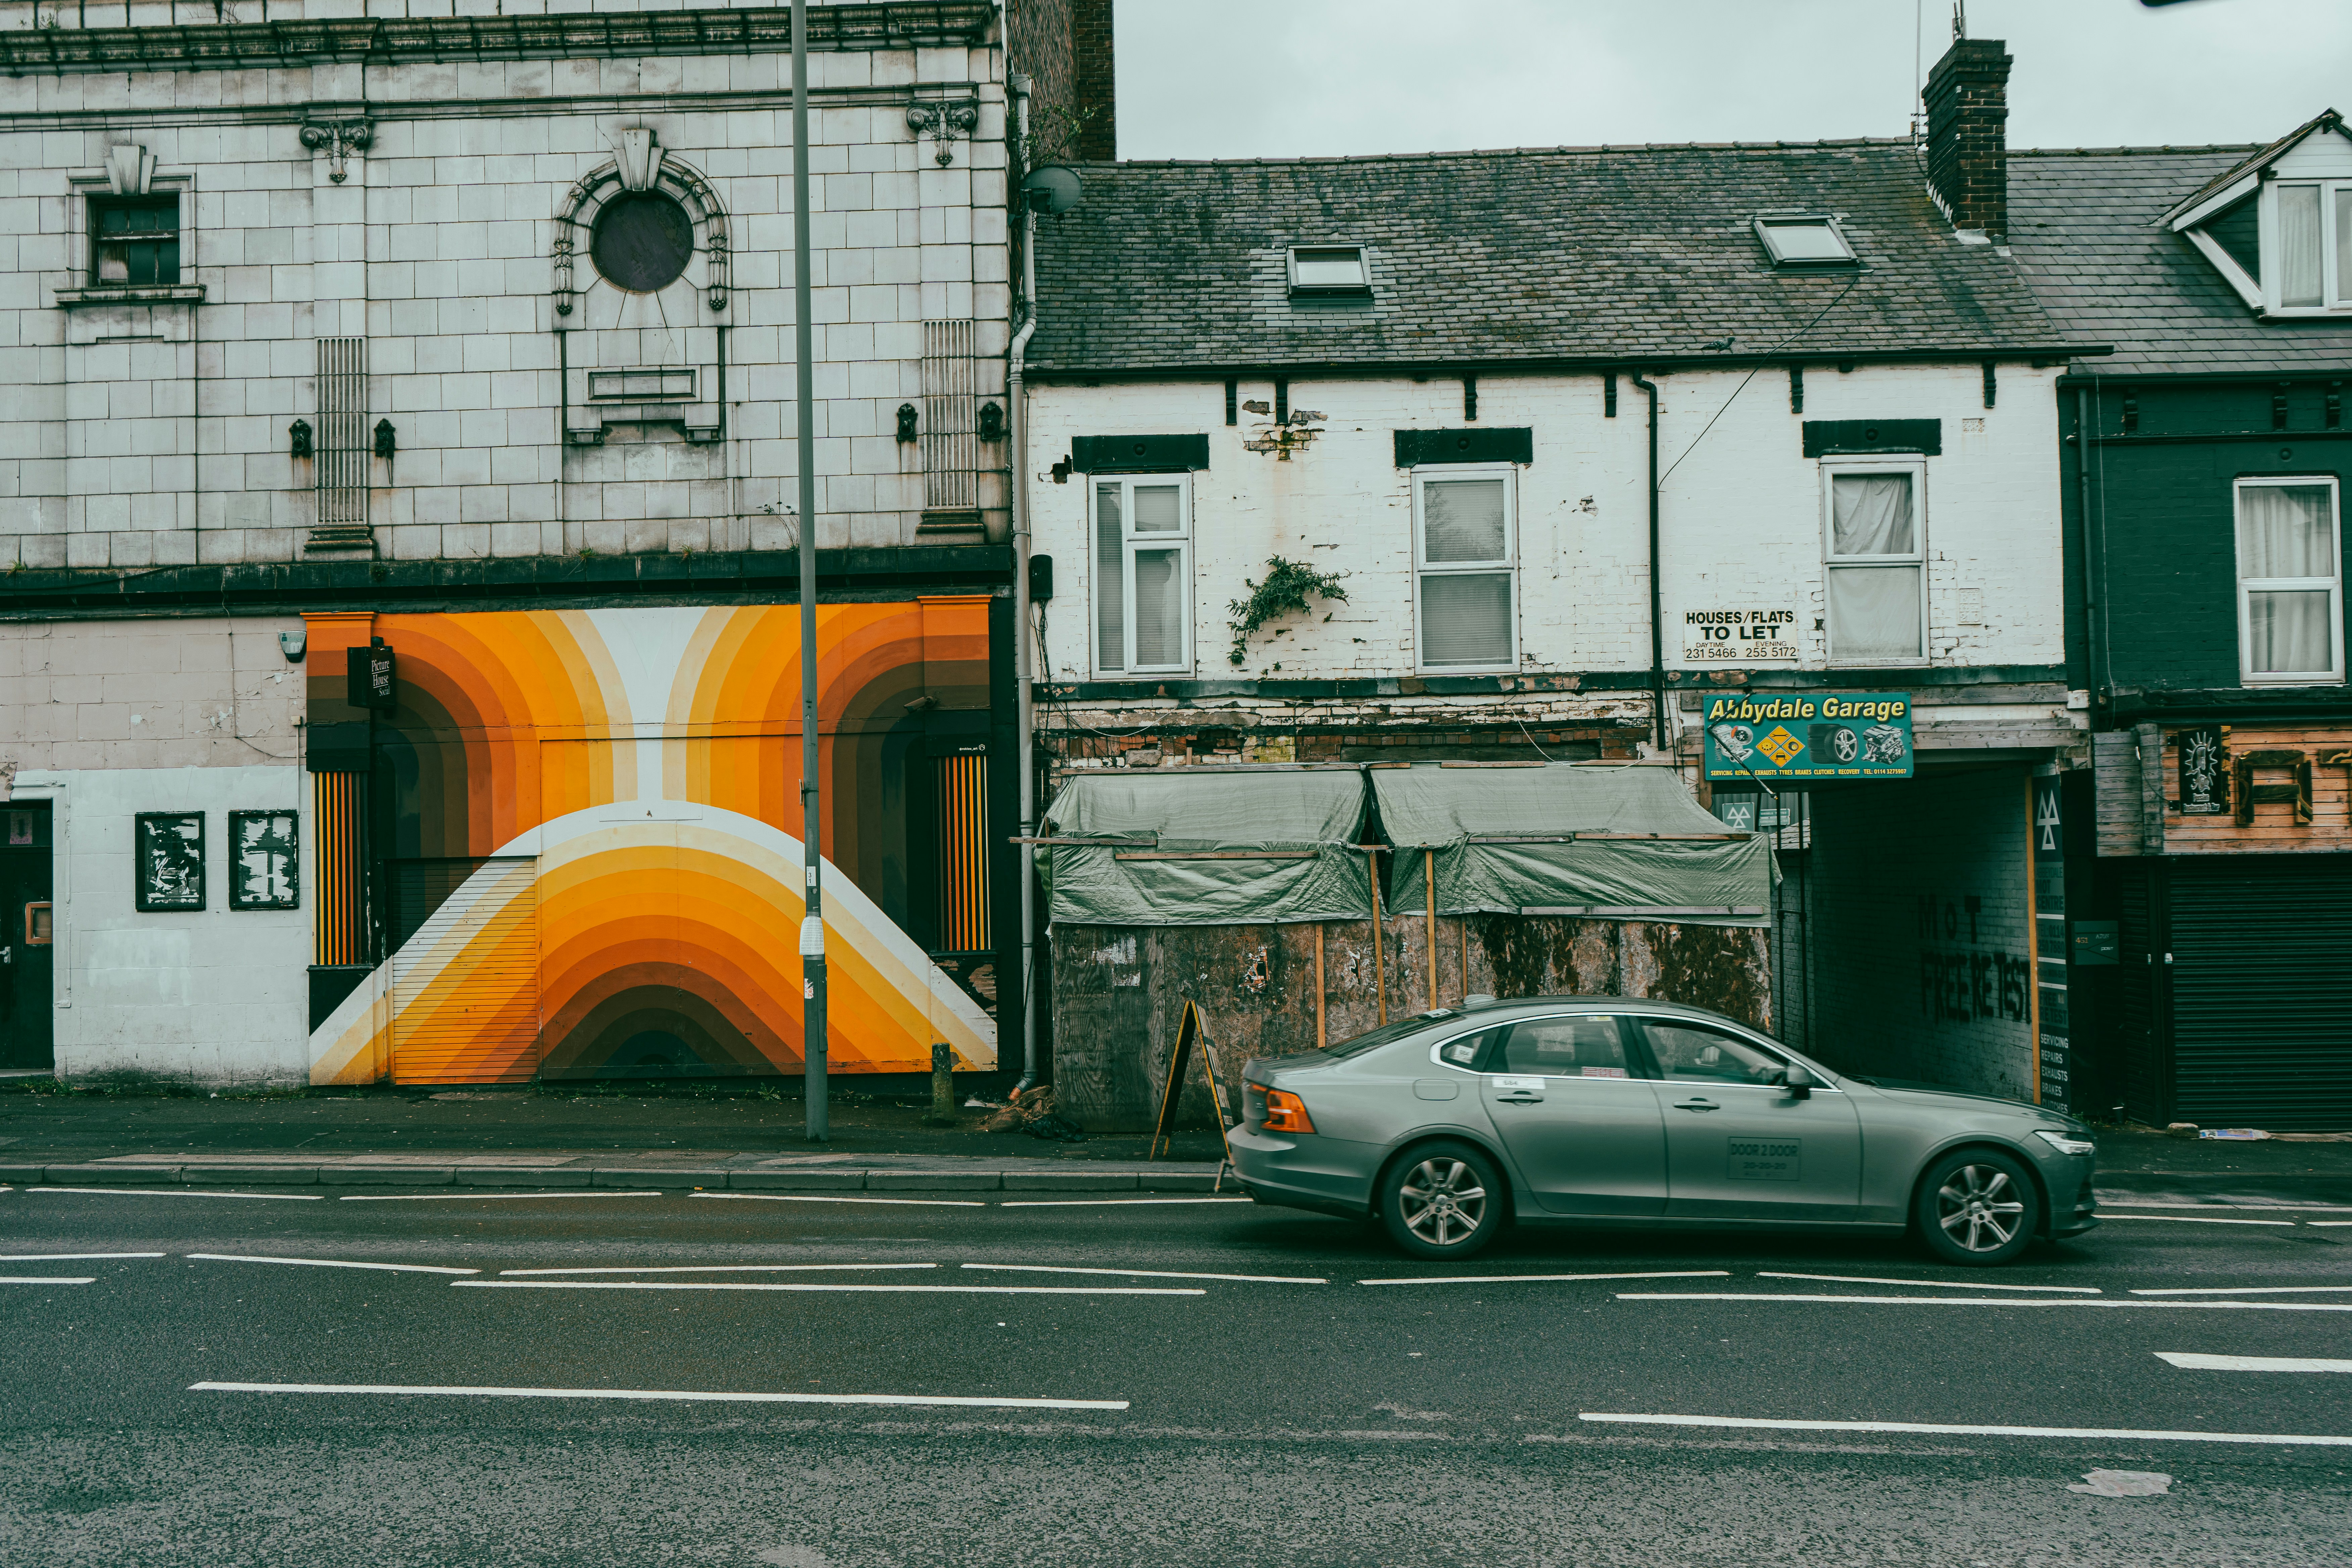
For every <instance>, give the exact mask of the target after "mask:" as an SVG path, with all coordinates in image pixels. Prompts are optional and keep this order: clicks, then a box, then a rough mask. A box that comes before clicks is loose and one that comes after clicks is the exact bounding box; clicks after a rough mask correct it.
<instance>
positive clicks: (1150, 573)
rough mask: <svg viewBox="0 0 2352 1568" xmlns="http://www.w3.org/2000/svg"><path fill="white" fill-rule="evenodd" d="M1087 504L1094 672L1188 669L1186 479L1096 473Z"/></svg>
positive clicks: (1189, 520) (1189, 561)
mask: <svg viewBox="0 0 2352 1568" xmlns="http://www.w3.org/2000/svg"><path fill="white" fill-rule="evenodd" d="M1089 493H1090V494H1091V495H1092V497H1093V501H1092V505H1093V507H1094V535H1093V536H1094V574H1093V575H1094V647H1095V655H1094V658H1095V669H1096V671H1097V673H1099V674H1104V675H1127V674H1159V673H1164V672H1168V671H1177V670H1181V671H1189V670H1191V669H1192V476H1191V475H1190V474H1132V475H1103V476H1098V477H1097V478H1096V479H1093V480H1091V481H1090V490H1089Z"/></svg>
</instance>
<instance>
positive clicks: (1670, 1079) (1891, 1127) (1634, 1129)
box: [1231, 996, 2098, 1264]
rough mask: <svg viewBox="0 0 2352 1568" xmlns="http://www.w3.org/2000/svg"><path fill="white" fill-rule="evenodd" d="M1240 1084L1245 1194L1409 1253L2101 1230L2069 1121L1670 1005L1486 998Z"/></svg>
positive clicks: (1940, 1247)
mask: <svg viewBox="0 0 2352 1568" xmlns="http://www.w3.org/2000/svg"><path fill="white" fill-rule="evenodd" d="M1242 1076H1243V1079H1244V1095H1243V1100H1244V1110H1243V1120H1242V1125H1241V1126H1240V1127H1238V1128H1236V1129H1234V1131H1233V1133H1232V1134H1231V1142H1232V1145H1233V1157H1234V1169H1235V1170H1236V1171H1237V1172H1238V1173H1239V1174H1240V1177H1241V1182H1242V1185H1243V1187H1244V1189H1245V1190H1246V1191H1247V1192H1248V1193H1249V1194H1250V1196H1252V1197H1253V1198H1255V1199H1256V1200H1257V1201H1258V1202H1259V1203H1262V1204H1277V1205H1286V1206H1289V1207H1294V1208H1305V1209H1319V1210H1322V1211H1324V1212H1326V1213H1329V1214H1338V1215H1352V1216H1357V1217H1366V1218H1374V1219H1377V1220H1379V1221H1380V1222H1381V1224H1382V1225H1383V1226H1386V1227H1387V1230H1388V1233H1389V1235H1390V1237H1391V1238H1392V1239H1393V1240H1394V1241H1395V1242H1396V1244H1397V1246H1398V1247H1400V1248H1402V1250H1403V1251H1405V1252H1407V1253H1409V1254H1411V1255H1412V1256H1414V1257H1417V1258H1467V1257H1470V1256H1471V1255H1473V1254H1475V1253H1476V1252H1479V1251H1480V1250H1482V1249H1484V1248H1485V1247H1486V1246H1487V1245H1488V1244H1489V1243H1491V1242H1492V1241H1493V1240H1494V1239H1495V1236H1496V1232H1497V1231H1499V1230H1501V1229H1502V1228H1503V1227H1504V1226H1506V1225H1507V1224H1508V1223H1510V1222H1512V1221H1514V1220H1545V1219H1556V1220H1565V1221H1569V1222H1570V1223H1573V1224H1577V1225H1587V1226H1612V1225H1613V1226H1641V1227H1644V1228H1647V1229H1652V1230H1654V1229H1656V1228H1658V1227H1659V1226H1664V1225H1685V1226H1801V1227H1822V1228H1828V1227H1841V1228H1848V1229H1858V1230H1876V1231H1883V1232H1886V1233H1888V1234H1899V1233H1902V1232H1904V1231H1906V1230H1907V1231H1909V1232H1911V1233H1913V1234H1915V1235H1916V1236H1917V1237H1919V1238H1920V1240H1921V1241H1922V1242H1924V1243H1925V1245H1926V1246H1927V1248H1928V1250H1929V1251H1931V1252H1933V1253H1935V1254H1937V1256H1938V1257H1940V1258H1943V1259H1945V1260H1947V1261H1948V1262H1952V1263H1963V1264H1998V1263H2007V1262H2009V1261H2010V1260H2011V1259H2012V1258H2016V1257H2017V1256H2018V1255H2019V1254H2021V1252H2023V1251H2024V1250H2025V1248H2026V1247H2028V1246H2029V1245H2031V1244H2032V1241H2033V1240H2034V1238H2035V1237H2061V1236H2074V1235H2076V1234H2078V1233H2080V1232H2082V1231H2085V1230H2088V1229H2090V1228H2091V1227H2092V1226H2095V1225H2096V1224H2097V1223H2098V1221H2097V1220H2096V1219H2095V1217H2094V1216H2093V1213H2092V1207H2093V1201H2092V1193H2091V1171H2092V1165H2093V1157H2094V1155H2095V1152H2096V1150H2095V1145H2094V1144H2093V1142H2092V1141H2091V1135H2090V1130H2089V1129H2088V1128H2086V1127H2085V1126H2084V1125H2083V1123H2081V1122H2080V1121H2075V1120H2074V1118H2072V1117H2070V1116H2066V1115H2063V1114H2061V1113H2060V1112H2057V1111H2053V1110H2045V1109H2044V1108H2042V1107H2041V1106H2037V1105H2028V1104H2024V1103H2022V1102H2021V1101H2018V1100H1996V1099H1992V1098H1990V1097H1986V1096H1980V1095H1972V1094H1962V1093H1958V1092H1956V1091H1952V1090H1948V1089H1936V1088H1933V1087H1931V1086H1928V1085H1924V1084H1922V1085H1909V1084H1899V1083H1896V1082H1893V1081H1877V1080H1873V1079H1862V1078H1849V1077H1845V1076H1843V1075H1841V1074H1838V1073H1833V1072H1831V1071H1830V1070H1829V1069H1828V1068H1823V1067H1822V1066H1821V1065H1820V1064H1818V1063H1816V1062H1812V1061H1809V1060H1807V1059H1806V1058H1803V1057H1801V1056H1800V1055H1798V1054H1797V1053H1796V1052H1795V1051H1792V1050H1790V1048H1789V1047H1786V1046H1784V1045H1781V1044H1780V1043H1779V1042H1778V1041H1776V1040H1772V1039H1770V1038H1769V1037H1765V1036H1763V1035H1760V1034H1759V1033H1757V1032H1756V1031H1755V1030H1753V1029H1749V1028H1747V1027H1745V1026H1741V1025H1739V1024H1738V1023H1735V1022H1733V1021H1732V1020H1731V1019H1729V1018H1727V1017H1724V1016H1721V1015H1720V1014H1717V1013H1710V1012H1707V1011H1706V1010H1704V1009H1701V1008H1697V1007H1683V1006H1677V1005H1673V1004H1671V1003H1664V1002H1643V1001H1634V1000H1631V999H1628V998H1625V997H1611V996H1551V997H1537V998H1531V999H1528V1000H1526V1001H1512V1002H1500V1003H1498V1002H1495V1001H1493V1000H1492V999H1490V998H1485V997H1473V998H1471V999H1470V1000H1469V1001H1468V1002H1466V1003H1465V1005H1463V1006H1462V1007H1460V1008H1440V1009H1438V1010H1437V1011H1435V1012H1431V1013H1423V1014H1422V1015H1420V1016H1416V1017H1412V1018H1407V1019H1403V1020H1402V1021H1400V1022H1397V1023H1393V1024H1390V1025H1388V1026H1384V1027H1382V1028H1378V1029H1374V1030H1372V1031H1371V1032H1370V1033H1369V1034H1364V1035H1359V1036H1358V1037H1355V1038H1354V1039H1352V1040H1349V1041H1346V1042H1345V1043H1343V1044H1340V1045H1336V1046H1332V1047H1328V1048H1327V1049H1323V1050H1317V1051H1310V1052H1307V1053H1305V1054H1304V1055H1299V1056H1286V1057H1272V1058H1252V1059H1251V1061H1250V1062H1249V1063H1248V1065H1247V1066H1246V1067H1245V1068H1244V1069H1243V1075H1242Z"/></svg>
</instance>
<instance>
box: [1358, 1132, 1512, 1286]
mask: <svg viewBox="0 0 2352 1568" xmlns="http://www.w3.org/2000/svg"><path fill="white" fill-rule="evenodd" d="M1506 1207H1507V1205H1506V1203H1505V1200H1504V1197H1503V1180H1502V1175H1501V1173H1499V1172H1498V1171H1496V1169H1495V1163H1494V1162H1493V1161H1492V1160H1490V1159H1488V1158H1487V1157H1486V1153H1485V1152H1482V1151H1481V1150H1478V1149H1476V1148H1475V1147H1473V1146H1472V1145H1470V1144H1467V1143H1432V1144H1428V1145H1425V1146H1423V1147H1422V1148H1419V1149H1416V1150H1414V1151H1413V1152H1411V1153H1410V1154H1408V1155H1406V1156H1405V1157H1404V1158H1403V1159H1402V1160H1400V1161H1399V1162H1397V1163H1396V1164H1395V1165H1394V1166H1393V1167H1392V1168H1391V1170H1390V1171H1389V1173H1388V1174H1387V1175H1386V1176H1385V1177H1383V1178H1382V1179H1381V1191H1380V1215H1381V1223H1382V1224H1384V1225H1385V1226H1387V1227H1388V1233H1389V1239H1390V1240H1391V1241H1393V1242H1395V1243H1396V1245H1397V1247H1398V1250H1400V1251H1402V1252H1404V1253H1406V1254H1408V1255H1409V1256H1411V1257H1414V1258H1470V1257H1474V1256H1475V1255H1476V1254H1478V1253H1481V1252H1484V1251H1485V1250H1486V1247H1487V1244H1488V1243H1490V1242H1492V1241H1493V1240H1494V1239H1495V1233H1496V1231H1498V1230H1500V1229H1502V1228H1503V1215H1504V1212H1505V1209H1506Z"/></svg>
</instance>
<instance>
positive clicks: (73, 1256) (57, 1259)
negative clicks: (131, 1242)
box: [0, 1252, 171, 1263]
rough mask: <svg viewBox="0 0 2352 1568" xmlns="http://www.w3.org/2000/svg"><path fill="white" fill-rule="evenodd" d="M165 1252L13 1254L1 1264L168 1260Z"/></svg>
mask: <svg viewBox="0 0 2352 1568" xmlns="http://www.w3.org/2000/svg"><path fill="white" fill-rule="evenodd" d="M170 1256H171V1255H170V1254H169V1253H164V1252H12V1253H8V1254H6V1255H5V1256H0V1263H79V1262H81V1261H82V1260H84V1259H86V1258H168V1257H170Z"/></svg>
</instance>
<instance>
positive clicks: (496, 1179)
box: [457, 1165, 595, 1187]
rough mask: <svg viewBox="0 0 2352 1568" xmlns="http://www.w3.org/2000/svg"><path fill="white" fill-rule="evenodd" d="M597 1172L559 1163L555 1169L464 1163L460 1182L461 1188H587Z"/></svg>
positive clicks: (458, 1175)
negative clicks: (589, 1180) (590, 1178)
mask: <svg viewBox="0 0 2352 1568" xmlns="http://www.w3.org/2000/svg"><path fill="white" fill-rule="evenodd" d="M593 1174H595V1173H594V1172H593V1171H587V1170H583V1169H581V1168H580V1167H578V1166H576V1165H558V1166H555V1167H553V1168H552V1169H549V1168H545V1167H540V1166H519V1167H518V1166H502V1165H501V1166H492V1165H460V1166H458V1167H457V1184H458V1185H459V1186H461V1187H584V1186H586V1185H588V1178H589V1177H590V1176H592V1175H593Z"/></svg>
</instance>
